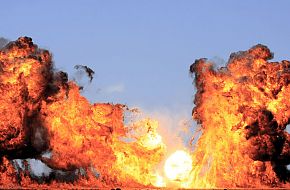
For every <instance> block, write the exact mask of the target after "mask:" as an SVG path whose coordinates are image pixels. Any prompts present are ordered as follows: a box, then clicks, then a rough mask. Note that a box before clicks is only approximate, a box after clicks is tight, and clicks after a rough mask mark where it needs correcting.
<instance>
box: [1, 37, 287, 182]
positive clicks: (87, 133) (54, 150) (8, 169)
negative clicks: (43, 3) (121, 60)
mask: <svg viewBox="0 0 290 190" xmlns="http://www.w3.org/2000/svg"><path fill="white" fill-rule="evenodd" d="M271 58H272V54H271V52H270V50H269V49H268V48H267V47H266V46H263V45H257V46H254V47H253V48H251V49H249V50H248V51H244V52H239V53H235V54H232V55H231V57H230V60H229V62H228V63H227V66H226V67H223V68H220V69H218V70H215V69H214V68H213V65H212V63H210V62H209V61H207V60H206V59H199V60H196V62H195V63H194V64H193V65H192V66H191V69H190V70H191V72H192V73H195V85H196V87H197V93H196V97H195V101H194V103H195V108H194V109H193V118H194V119H195V120H196V121H197V122H198V124H199V129H198V130H200V131H201V136H200V138H199V139H198V142H197V144H196V145H195V147H194V149H193V150H188V149H186V148H184V147H178V148H177V147H173V146H166V143H165V142H164V136H163V135H162V134H160V133H158V127H159V123H158V121H156V120H153V119H150V118H143V119H140V120H136V121H134V122H129V123H126V124H125V122H124V117H125V114H124V113H125V112H134V110H130V109H129V108H127V107H126V106H125V105H122V104H110V103H94V104H92V103H90V102H89V101H88V100H87V99H86V98H85V97H83V96H82V95H81V90H82V87H79V86H77V84H75V83H74V82H73V81H69V80H68V76H67V74H66V73H64V72H62V71H58V72H57V71H56V70H55V69H54V67H53V62H52V56H51V54H50V53H49V52H48V51H47V50H43V49H40V48H38V47H37V45H35V44H34V43H33V42H32V39H31V38H28V37H21V38H19V39H18V40H16V41H14V42H10V43H8V44H7V45H6V46H5V47H3V48H2V49H0V93H1V98H0V119H1V123H0V171H1V172H0V188H15V187H16V188H18V187H19V188H22V187H25V188H86V187H88V188H104V187H107V188H109V187H110V188H112V187H127V188H151V187H169V188H171V187H174V188H178V187H181V188H234V187H236V188H264V187H265V188H268V187H281V188H290V185H289V181H290V177H289V175H290V174H289V173H290V172H289V170H288V169H287V165H288V164H290V162H289V161H290V146H289V144H290V143H289V142H290V135H289V133H287V132H286V131H285V129H286V126H287V125H288V124H289V122H290V119H289V118H290V109H289V105H290V104H289V92H290V87H289V81H290V70H289V68H290V62H289V61H282V62H268V60H269V59H271ZM76 69H83V70H85V71H86V72H87V74H88V76H89V78H90V81H91V80H92V79H93V74H94V71H93V70H91V69H90V68H88V67H86V66H82V65H78V66H76ZM163 127H164V128H165V126H163ZM198 130H197V131H198ZM192 139H193V138H192ZM168 152H174V153H173V154H172V155H170V156H168V157H167V155H168ZM27 159H36V160H38V161H41V162H42V163H44V164H45V165H46V166H48V167H49V168H50V169H51V172H50V173H49V174H48V175H47V176H45V175H43V176H36V175H35V174H34V173H33V171H32V168H31V165H30V164H29V162H28V161H27Z"/></svg>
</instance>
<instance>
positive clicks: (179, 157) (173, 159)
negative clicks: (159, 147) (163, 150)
mask: <svg viewBox="0 0 290 190" xmlns="http://www.w3.org/2000/svg"><path fill="white" fill-rule="evenodd" d="M191 170H192V160H191V156H190V155H189V154H188V153H187V152H185V151H183V150H178V151H176V152H174V153H173V154H172V155H171V156H170V157H169V158H168V159H167V160H166V162H165V165H164V172H165V175H166V177H167V178H168V179H170V180H172V181H183V180H185V179H186V178H188V176H189V174H190V171H191Z"/></svg>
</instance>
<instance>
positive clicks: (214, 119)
mask: <svg viewBox="0 0 290 190" xmlns="http://www.w3.org/2000/svg"><path fill="white" fill-rule="evenodd" d="M272 57H273V54H272V53H271V52H270V50H269V49H268V48H267V47H266V46H263V45H257V46H254V47H252V48H251V49H249V50H248V51H244V52H238V53H233V54H231V56H230V60H229V61H228V63H227V65H226V67H223V68H220V69H218V70H215V69H214V68H213V65H212V63H211V62H209V61H207V60H206V59H199V60H196V61H195V63H194V64H192V66H191V68H190V70H191V72H193V73H195V84H196V87H197V94H196V97H195V101H194V103H195V104H196V107H195V108H194V109H193V118H194V119H196V120H197V121H198V123H199V124H200V127H201V129H202V134H201V137H200V139H199V140H198V143H197V145H196V149H195V151H194V154H193V155H192V160H193V166H194V167H193V170H192V172H191V179H192V180H191V185H190V186H191V187H199V188H200V187H202V188H216V187H218V188H227V187H231V188H233V187H237V188H239V187H246V188H249V187H251V188H253V187H256V188H257V187H259V188H266V187H288V188H289V178H290V177H289V173H290V172H289V170H287V164H289V163H290V162H289V161H290V149H289V142H290V136H289V133H287V132H286V131H285V128H286V125H287V124H289V121H290V119H289V118H290V109H289V105H290V102H289V92H290V87H289V81H290V80H289V79H290V70H289V66H290V62H289V61H282V62H280V63H279V62H267V60H269V59H271V58H272Z"/></svg>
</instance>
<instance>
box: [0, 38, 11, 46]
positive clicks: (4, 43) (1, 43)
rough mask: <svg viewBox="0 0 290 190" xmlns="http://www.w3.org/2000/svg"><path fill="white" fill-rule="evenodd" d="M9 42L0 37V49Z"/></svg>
mask: <svg viewBox="0 0 290 190" xmlns="http://www.w3.org/2000/svg"><path fill="white" fill-rule="evenodd" d="M8 42H9V40H7V39H6V38H3V37H0V49H2V48H3V47H4V46H5V45H6V44H8Z"/></svg>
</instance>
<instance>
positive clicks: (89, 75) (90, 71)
mask: <svg viewBox="0 0 290 190" xmlns="http://www.w3.org/2000/svg"><path fill="white" fill-rule="evenodd" d="M74 68H75V69H77V70H79V69H82V70H84V71H85V72H86V73H87V75H88V77H89V78H90V82H92V80H93V78H94V74H95V72H94V71H93V70H92V69H91V68H89V67H88V66H85V65H75V67H74Z"/></svg>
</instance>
